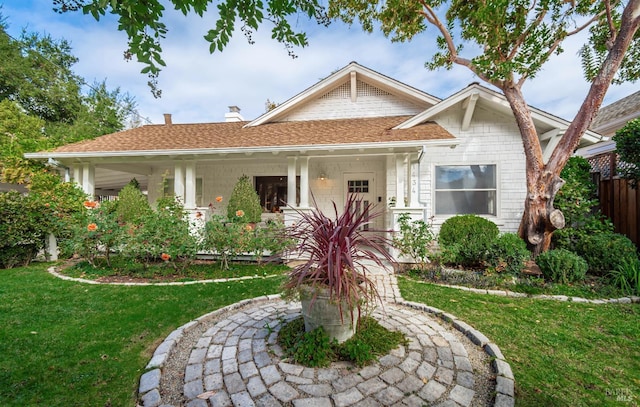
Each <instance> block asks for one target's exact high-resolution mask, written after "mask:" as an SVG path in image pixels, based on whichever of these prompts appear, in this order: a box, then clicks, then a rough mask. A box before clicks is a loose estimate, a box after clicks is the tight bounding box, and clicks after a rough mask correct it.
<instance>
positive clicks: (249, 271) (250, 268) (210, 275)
mask: <svg viewBox="0 0 640 407" xmlns="http://www.w3.org/2000/svg"><path fill="white" fill-rule="evenodd" d="M287 270H289V268H288V267H287V266H285V265H283V264H277V263H263V264H261V265H256V264H255V263H230V264H229V269H228V270H222V269H221V267H220V263H219V262H208V261H207V262H202V261H200V262H194V263H192V264H190V265H189V266H188V267H186V268H185V269H184V270H181V271H180V272H179V273H178V272H177V271H176V270H175V269H174V268H173V267H171V265H170V263H163V262H160V263H156V264H152V265H150V266H149V267H148V268H147V269H145V268H144V267H143V265H142V264H140V263H135V262H132V261H130V260H128V259H126V258H124V257H121V256H113V257H112V259H111V267H107V264H106V261H105V259H104V258H98V259H96V267H93V266H92V265H91V264H89V262H87V261H81V262H79V263H77V264H75V265H73V266H71V267H68V268H65V269H64V270H63V271H62V272H63V273H64V274H66V275H68V276H70V277H80V278H86V279H90V280H97V279H99V278H103V277H135V278H142V279H146V280H149V281H166V280H171V281H193V280H208V279H224V278H236V277H246V276H250V277H251V276H262V277H265V276H273V275H280V274H283V273H285V272H286V271H287Z"/></svg>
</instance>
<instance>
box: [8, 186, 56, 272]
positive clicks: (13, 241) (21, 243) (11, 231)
mask: <svg viewBox="0 0 640 407" xmlns="http://www.w3.org/2000/svg"><path fill="white" fill-rule="evenodd" d="M43 215H44V211H43V210H42V209H41V208H39V207H38V205H37V204H36V203H35V202H34V201H33V200H32V199H30V198H29V197H28V196H26V195H22V194H20V193H19V192H16V191H10V192H3V193H0V236H2V238H1V239H0V266H2V268H12V267H16V266H26V265H28V264H29V263H30V262H31V260H32V259H33V257H34V256H35V254H36V253H37V251H38V250H39V249H41V248H42V247H43V246H44V237H45V236H46V234H47V228H46V227H44V225H43V221H44V216H43Z"/></svg>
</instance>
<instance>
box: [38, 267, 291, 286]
mask: <svg viewBox="0 0 640 407" xmlns="http://www.w3.org/2000/svg"><path fill="white" fill-rule="evenodd" d="M47 271H48V272H49V274H51V275H53V276H55V277H58V278H59V279H61V280H65V281H74V282H76V283H83V284H94V285H120V286H130V287H135V286H142V287H144V286H181V285H193V284H209V283H227V282H231V281H242V280H254V279H256V278H262V279H265V278H275V277H280V274H272V275H269V276H244V277H231V278H216V279H209V280H193V281H172V282H168V283H162V282H159V283H135V282H131V283H119V282H113V283H104V282H101V281H96V280H87V279H85V278H78V277H69V276H65V275H64V274H61V273H59V272H58V271H57V270H56V266H53V267H49V269H48V270H47Z"/></svg>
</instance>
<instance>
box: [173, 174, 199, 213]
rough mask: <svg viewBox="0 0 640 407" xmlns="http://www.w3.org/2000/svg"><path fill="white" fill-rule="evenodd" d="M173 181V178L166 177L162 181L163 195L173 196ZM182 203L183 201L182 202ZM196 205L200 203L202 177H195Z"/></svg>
mask: <svg viewBox="0 0 640 407" xmlns="http://www.w3.org/2000/svg"><path fill="white" fill-rule="evenodd" d="M174 191H175V181H174V179H173V178H167V179H165V182H164V191H163V196H175V192H174ZM183 204H184V202H183ZM196 206H203V204H202V178H196Z"/></svg>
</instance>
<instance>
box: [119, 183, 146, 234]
mask: <svg viewBox="0 0 640 407" xmlns="http://www.w3.org/2000/svg"><path fill="white" fill-rule="evenodd" d="M151 211H152V210H151V206H150V205H149V200H148V198H147V197H146V196H145V195H144V194H143V193H142V191H140V188H139V187H138V186H137V181H136V182H135V183H134V182H129V183H128V184H127V185H125V187H124V188H122V189H121V190H120V192H119V193H118V205H117V214H118V219H119V221H120V222H123V223H134V224H138V223H140V219H141V218H144V217H145V216H147V215H149V214H150V213H151Z"/></svg>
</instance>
